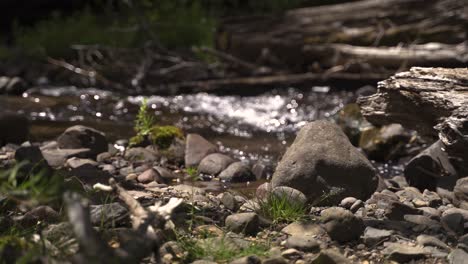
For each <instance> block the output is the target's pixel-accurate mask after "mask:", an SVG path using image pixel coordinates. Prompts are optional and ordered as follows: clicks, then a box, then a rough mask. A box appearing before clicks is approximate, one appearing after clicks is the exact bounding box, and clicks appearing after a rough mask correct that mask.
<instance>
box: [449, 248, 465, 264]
mask: <svg viewBox="0 0 468 264" xmlns="http://www.w3.org/2000/svg"><path fill="white" fill-rule="evenodd" d="M447 258H448V261H449V263H450V264H466V263H467V260H468V253H466V252H465V251H464V250H462V249H454V250H453V251H452V252H450V254H449V255H448V257H447Z"/></svg>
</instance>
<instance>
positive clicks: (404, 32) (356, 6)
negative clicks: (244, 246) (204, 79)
mask: <svg viewBox="0 0 468 264" xmlns="http://www.w3.org/2000/svg"><path fill="white" fill-rule="evenodd" d="M465 5H466V3H464V1H459V0H364V1H356V2H350V3H342V4H336V5H326V6H319V7H307V8H301V9H295V10H291V11H288V12H286V13H285V14H283V15H282V16H252V17H240V18H231V19H226V20H225V21H223V22H222V24H221V26H220V28H219V30H218V34H217V37H216V42H217V48H218V49H220V50H221V51H223V52H226V53H230V54H233V55H234V56H236V57H239V58H242V59H244V60H248V59H249V58H250V60H252V58H254V60H255V58H258V60H259V61H260V63H264V64H265V65H270V64H271V63H274V62H273V61H272V60H269V59H270V58H271V57H274V58H275V59H274V61H276V63H275V65H272V66H276V67H279V68H286V69H295V70H296V71H304V70H305V69H308V68H310V67H311V65H313V64H314V63H317V62H318V63H319V64H320V65H321V66H324V67H332V66H334V65H333V64H332V65H329V63H328V62H329V57H330V56H329V54H328V53H327V54H323V55H324V56H322V57H320V59H318V60H317V57H314V56H312V57H310V56H305V54H307V53H310V52H311V50H312V49H318V50H323V49H324V48H325V49H326V50H329V51H331V52H332V53H333V52H334V51H337V50H338V51H340V52H341V54H344V55H348V56H349V57H350V58H347V56H344V58H343V60H344V62H342V61H340V63H343V64H347V63H349V62H350V60H352V59H354V58H355V57H356V56H357V57H359V58H361V56H363V57H364V58H369V56H367V55H368V51H372V50H371V49H369V50H366V49H364V47H375V46H382V47H387V48H388V47H400V48H402V47H403V48H407V49H408V50H409V51H410V52H411V50H412V49H414V47H412V46H411V45H413V44H424V43H431V42H436V43H444V44H452V45H453V48H455V44H460V43H463V42H464V41H465V40H466V39H467V31H466V28H467V27H468V16H466V14H465V13H466V12H465V11H464V10H465V9H466V7H465ZM338 44H347V45H349V46H346V45H345V46H340V45H338ZM306 47H307V48H306ZM446 48H452V47H449V46H447V47H446ZM402 50H404V49H402ZM266 51H268V52H266ZM394 51H395V50H390V51H385V49H384V48H383V49H382V50H373V51H372V57H374V56H376V55H377V54H376V53H379V54H380V53H382V52H384V53H383V54H381V55H384V56H379V60H378V62H377V61H376V62H377V63H378V64H380V66H387V63H388V64H389V66H391V67H390V68H394V67H395V66H398V65H399V63H400V61H401V60H405V58H401V59H399V60H396V62H395V60H394V59H392V54H393V52H394ZM455 52H456V51H455ZM263 54H269V55H268V56H266V57H265V56H263ZM399 54H400V55H399V56H402V55H404V53H402V52H400V53H399ZM465 55H466V53H465ZM406 56H409V57H410V59H409V61H412V62H415V63H414V64H412V63H409V64H408V65H407V66H411V65H416V66H423V65H420V64H419V62H421V61H422V62H426V60H425V58H426V57H428V54H426V53H422V54H419V53H412V54H408V55H406ZM403 57H405V56H403ZM430 57H432V56H430ZM436 57H437V56H436ZM380 58H382V59H383V58H385V59H384V60H381V59H380ZM433 58H435V57H433ZM441 59H442V62H446V60H445V59H443V58H441ZM465 62H466V61H465ZM424 65H430V66H442V65H444V64H443V63H442V64H439V60H438V59H432V60H431V61H430V63H426V64H424Z"/></svg>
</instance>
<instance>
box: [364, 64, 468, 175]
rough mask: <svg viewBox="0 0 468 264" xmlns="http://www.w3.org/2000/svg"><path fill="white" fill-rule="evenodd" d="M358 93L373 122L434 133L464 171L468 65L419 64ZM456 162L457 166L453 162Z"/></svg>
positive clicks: (467, 147) (467, 155) (466, 163)
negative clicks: (373, 91)
mask: <svg viewBox="0 0 468 264" xmlns="http://www.w3.org/2000/svg"><path fill="white" fill-rule="evenodd" d="M377 87H378V91H377V93H376V94H373V95H370V96H366V97H360V98H359V99H358V104H359V105H360V107H361V112H362V114H363V116H364V117H365V118H366V119H367V120H368V121H369V122H371V123H373V124H377V125H384V124H391V123H400V124H402V125H403V126H405V127H407V128H410V129H414V130H416V131H418V132H419V133H421V134H423V135H428V136H434V137H435V136H438V137H439V139H440V140H441V142H442V143H443V146H444V149H445V151H447V153H448V154H449V156H450V158H451V159H452V160H455V161H458V162H456V164H455V165H456V167H457V168H456V169H457V170H458V171H460V172H461V173H462V176H464V175H465V174H466V175H468V68H455V69H446V68H420V67H413V68H411V70H410V71H407V72H401V73H398V74H396V75H394V76H392V77H391V78H389V79H387V80H384V81H381V82H379V83H378V86H377ZM457 164H458V166H457Z"/></svg>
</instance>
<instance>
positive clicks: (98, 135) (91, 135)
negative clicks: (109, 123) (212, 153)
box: [57, 125, 108, 156]
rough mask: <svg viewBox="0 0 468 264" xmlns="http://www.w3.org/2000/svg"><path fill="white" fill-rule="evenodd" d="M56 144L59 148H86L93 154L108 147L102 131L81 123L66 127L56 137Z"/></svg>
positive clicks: (104, 150)
mask: <svg viewBox="0 0 468 264" xmlns="http://www.w3.org/2000/svg"><path fill="white" fill-rule="evenodd" d="M57 144H58V147H59V148H61V149H81V148H88V149H90V151H91V152H92V153H93V155H94V156H97V154H99V153H102V152H106V151H107V149H108V145H107V139H106V137H105V135H104V133H102V132H100V131H98V130H96V129H93V128H90V127H86V126H81V125H77V126H72V127H69V128H67V130H65V132H63V133H62V134H61V135H60V136H59V137H58V138H57Z"/></svg>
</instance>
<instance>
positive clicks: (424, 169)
mask: <svg viewBox="0 0 468 264" xmlns="http://www.w3.org/2000/svg"><path fill="white" fill-rule="evenodd" d="M456 174H457V172H456V171H455V168H454V167H453V165H452V164H451V162H450V160H449V156H448V154H447V152H445V151H444V145H443V144H442V142H441V141H440V140H439V141H437V142H435V143H434V144H432V145H431V146H429V147H428V148H427V149H425V150H424V151H422V152H421V153H419V154H418V155H417V156H416V157H414V158H412V159H411V160H410V161H409V162H408V164H407V165H406V167H405V177H406V180H407V181H408V183H409V184H410V185H411V186H414V187H416V188H418V189H419V190H421V191H423V190H424V189H428V190H433V191H434V190H436V188H437V187H438V186H442V187H444V189H447V190H452V188H453V186H454V185H455V181H456V179H457V176H456Z"/></svg>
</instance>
